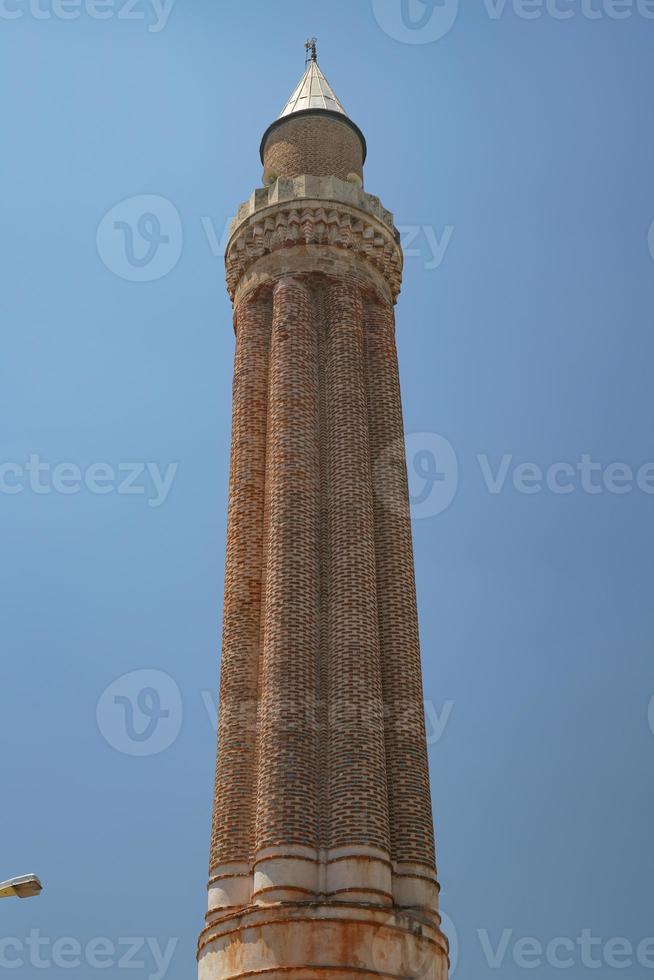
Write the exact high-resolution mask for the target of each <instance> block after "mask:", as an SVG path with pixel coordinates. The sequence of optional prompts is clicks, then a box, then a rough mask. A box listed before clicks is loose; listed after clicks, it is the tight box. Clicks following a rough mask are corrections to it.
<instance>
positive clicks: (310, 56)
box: [304, 37, 318, 65]
mask: <svg viewBox="0 0 654 980" xmlns="http://www.w3.org/2000/svg"><path fill="white" fill-rule="evenodd" d="M317 43H318V38H317V37H310V38H309V40H308V41H307V43H306V44H305V45H304V49H305V51H306V53H307V54H306V58H305V60H304V63H305V65H308V64H309V62H310V61H318V53H317V49H316V45H317Z"/></svg>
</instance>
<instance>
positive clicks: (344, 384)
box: [198, 44, 448, 980]
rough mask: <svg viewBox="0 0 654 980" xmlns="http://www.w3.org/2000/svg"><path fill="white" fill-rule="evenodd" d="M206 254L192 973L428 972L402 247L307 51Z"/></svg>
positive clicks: (433, 921)
mask: <svg viewBox="0 0 654 980" xmlns="http://www.w3.org/2000/svg"><path fill="white" fill-rule="evenodd" d="M309 51H310V61H309V63H308V67H307V70H306V72H305V74H304V76H303V78H302V79H301V81H300V84H299V85H298V87H297V89H296V91H295V92H294V93H293V95H292V97H291V100H290V101H289V103H288V105H287V106H286V108H285V109H284V111H283V112H282V114H281V116H280V117H279V118H278V119H277V120H276V121H275V122H274V123H273V124H272V126H270V127H269V129H268V130H267V132H266V134H265V135H264V138H263V141H262V144H261V156H262V160H263V163H264V168H265V169H264V184H265V186H264V187H263V188H262V189H260V190H256V191H255V192H254V194H253V195H252V197H251V198H250V200H249V201H247V202H246V203H245V204H243V205H242V206H241V207H240V209H239V213H238V217H237V218H236V220H235V222H234V225H233V227H232V231H231V236H230V240H229V244H228V246H227V254H226V266H227V285H228V289H229V293H230V296H231V298H232V301H233V304H234V326H235V331H236V360H235V368H234V391H233V428H232V460H231V477H230V496H229V519H228V535H227V568H226V580H225V610H224V626H223V649H222V675H221V690H220V723H219V741H218V763H217V772H216V791H215V802H214V811H213V828H212V839H211V864H210V878H209V911H208V913H207V920H206V927H205V929H204V930H203V932H202V934H201V936H200V941H199V949H198V959H199V969H200V978H201V980H232V978H240V977H258V976H265V977H266V978H267V980H278V978H282V977H284V978H286V980H294V978H297V980H313V978H315V980H319V978H320V980H335V978H339V980H340V978H355V977H356V978H358V980H361V978H362V977H365V976H370V977H377V978H394V980H395V978H397V980H399V978H406V977H414V978H417V977H421V978H425V980H446V977H447V972H448V949H447V940H446V939H445V937H444V936H443V934H442V932H441V931H440V916H439V914H438V884H437V881H436V866H435V853H434V836H433V824H432V814H431V802H430V793H429V772H428V767H427V750H426V740H425V724H424V709H423V693H422V677H421V665H420V649H419V640H418V621H417V612H416V593H415V582H414V571H413V552H412V543H411V524H410V517H409V497H408V486H407V478H406V469H405V465H404V436H403V428H402V407H401V400H400V385H399V376H398V367H397V354H396V348H395V316H394V305H395V302H396V300H397V297H398V294H399V291H400V285H401V276H402V262H403V259H402V251H401V248H400V244H399V236H398V233H397V231H396V229H395V227H394V224H393V216H392V215H391V214H390V213H389V212H388V211H386V210H385V209H384V208H383V207H382V205H381V203H380V201H379V199H378V198H376V197H373V196H372V195H370V194H367V193H365V192H364V190H363V164H364V162H365V157H366V143H365V139H364V137H363V134H362V133H361V131H360V130H359V128H358V127H357V126H356V125H355V124H354V123H353V122H352V121H351V120H350V119H349V117H348V116H347V114H346V113H345V110H344V109H343V106H342V105H341V104H340V102H339V101H338V99H337V98H336V96H335V95H334V92H333V90H332V89H331V88H330V86H329V84H328V82H327V81H326V79H325V77H324V75H323V74H322V72H321V71H320V68H319V67H318V64H317V60H316V54H315V45H313V46H312V45H311V44H310V45H309Z"/></svg>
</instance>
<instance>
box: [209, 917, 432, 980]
mask: <svg viewBox="0 0 654 980" xmlns="http://www.w3.org/2000/svg"><path fill="white" fill-rule="evenodd" d="M447 975H448V947H447V940H446V939H445V937H444V936H443V934H442V933H441V931H440V929H439V928H438V927H437V926H435V925H431V924H429V923H427V922H426V921H424V920H422V919H421V918H418V917H416V916H414V915H413V914H411V912H410V911H408V910H399V909H396V910H392V909H381V908H373V907H371V906H370V905H363V904H362V905H353V904H351V903H331V902H330V903H329V904H321V903H319V902H316V903H293V902H285V903H282V904H279V905H271V906H257V907H253V908H250V909H247V910H246V911H239V912H237V913H235V914H233V915H229V916H226V917H225V918H221V919H220V921H219V922H216V923H215V924H213V925H211V924H210V925H208V926H207V928H206V929H205V931H204V933H203V934H202V936H201V937H200V951H199V980H237V978H238V980H240V978H245V977H248V978H249V977H265V978H266V980H282V978H283V980H350V978H351V980H355V978H356V980H363V978H365V977H376V978H378V980H447Z"/></svg>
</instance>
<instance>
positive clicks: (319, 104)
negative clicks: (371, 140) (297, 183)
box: [0, 0, 368, 163]
mask: <svg viewBox="0 0 654 980" xmlns="http://www.w3.org/2000/svg"><path fill="white" fill-rule="evenodd" d="M0 2H1V0H0ZM305 49H306V52H307V62H306V64H307V68H306V71H305V72H304V75H303V76H302V78H301V79H300V81H299V84H298V86H297V88H296V89H295V91H294V92H293V94H292V96H291V97H290V99H289V100H288V102H287V103H286V105H285V106H284V108H283V109H282V111H281V112H280V114H279V116H278V117H277V119H275V121H274V122H273V123H271V125H270V126H269V127H268V129H267V130H266V132H265V133H264V134H263V139H262V140H261V148H260V154H261V160H262V161H263V159H264V149H265V146H266V142H267V140H268V137H269V136H270V135H271V133H272V132H273V131H274V130H275V129H277V128H278V127H279V126H283V125H284V124H285V122H286V120H287V119H288V118H289V117H291V116H295V115H298V114H299V113H305V112H306V113H314V114H316V115H320V114H321V113H326V114H328V115H332V116H341V117H342V119H343V122H345V123H346V125H348V126H349V127H350V128H351V129H353V130H354V132H355V133H356V134H357V136H358V137H359V139H360V140H361V146H362V147H363V162H364V163H365V160H366V154H367V152H368V151H367V148H366V138H365V136H364V135H363V133H362V132H361V130H360V129H359V127H358V126H357V125H356V123H355V122H353V121H352V120H351V119H350V117H349V116H348V114H347V112H346V111H345V108H344V106H343V105H342V103H341V102H340V101H339V99H337V98H336V93H335V92H334V89H333V88H332V87H331V85H330V84H329V82H328V81H327V79H326V78H325V76H324V75H323V73H322V72H321V70H320V68H319V67H318V55H317V53H316V38H315V37H313V38H311V40H310V41H307V43H306V44H305Z"/></svg>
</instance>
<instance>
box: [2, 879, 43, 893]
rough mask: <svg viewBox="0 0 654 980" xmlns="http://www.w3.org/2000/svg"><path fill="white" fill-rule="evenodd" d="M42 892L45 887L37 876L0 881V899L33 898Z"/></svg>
mask: <svg viewBox="0 0 654 980" xmlns="http://www.w3.org/2000/svg"><path fill="white" fill-rule="evenodd" d="M42 890H43V885H42V884H41V882H40V881H39V879H38V878H37V876H36V875H21V877H20V878H10V879H9V881H0V898H33V897H34V895H39V894H40V893H41V891H42Z"/></svg>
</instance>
